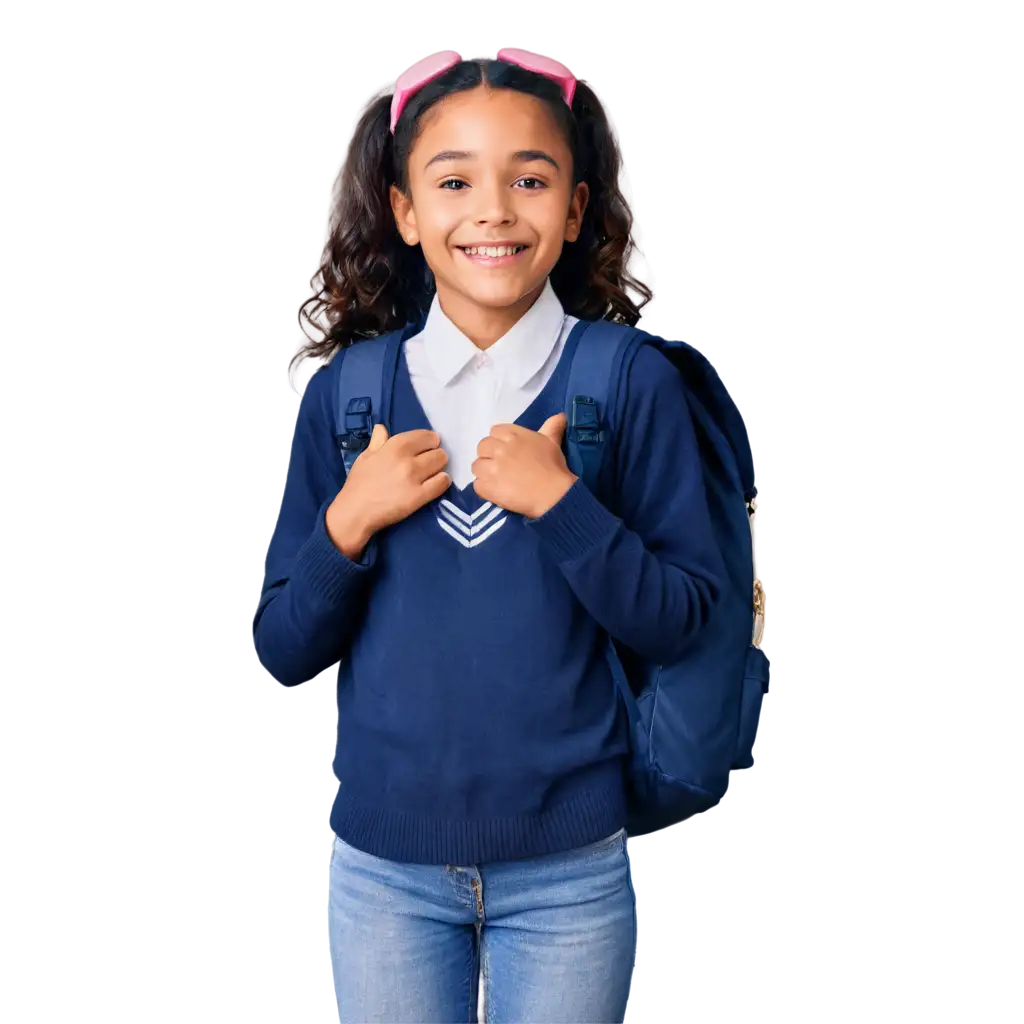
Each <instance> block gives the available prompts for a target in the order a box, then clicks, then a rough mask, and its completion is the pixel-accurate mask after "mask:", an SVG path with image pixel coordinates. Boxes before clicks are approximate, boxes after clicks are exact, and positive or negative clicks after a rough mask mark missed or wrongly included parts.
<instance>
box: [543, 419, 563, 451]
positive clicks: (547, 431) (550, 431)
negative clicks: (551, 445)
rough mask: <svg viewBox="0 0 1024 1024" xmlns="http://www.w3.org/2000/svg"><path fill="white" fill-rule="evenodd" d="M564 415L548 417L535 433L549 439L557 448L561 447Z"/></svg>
mask: <svg viewBox="0 0 1024 1024" xmlns="http://www.w3.org/2000/svg"><path fill="white" fill-rule="evenodd" d="M565 423H566V419H565V413H564V412H560V413H556V415H554V416H549V417H548V418H547V419H546V420H545V421H544V422H543V423H542V424H541V427H540V430H538V431H537V433H538V434H543V435H544V436H545V437H549V438H551V440H552V441H554V442H555V444H557V445H558V446H559V447H561V445H562V435H563V434H564V433H565Z"/></svg>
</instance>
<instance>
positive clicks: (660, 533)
mask: <svg viewBox="0 0 1024 1024" xmlns="http://www.w3.org/2000/svg"><path fill="white" fill-rule="evenodd" d="M585 326H586V321H581V322H580V323H578V324H577V325H576V326H575V327H574V328H573V331H574V332H581V333H580V334H579V337H580V338H582V341H580V342H579V343H580V344H585V333H582V332H583V328H584V327H585ZM414 329H415V328H413V329H412V330H414ZM412 330H410V329H409V328H408V327H407V329H406V332H405V335H404V337H405V338H406V339H407V338H408V337H409V336H410V334H411V333H412ZM572 343H573V338H572V336H570V339H569V342H568V343H567V344H566V346H565V349H564V350H563V353H562V355H561V357H560V358H559V362H558V364H557V365H556V366H555V368H554V372H553V373H552V374H551V376H550V378H549V379H548V381H547V382H546V383H545V385H544V387H543V388H542V389H541V390H540V392H539V393H538V394H537V396H536V397H535V398H534V400H533V401H532V402H531V403H530V405H529V407H528V408H527V409H526V410H524V412H523V413H522V414H521V416H520V417H519V418H518V420H517V422H518V423H520V425H522V426H525V427H529V428H530V429H537V428H538V427H539V426H540V425H541V424H542V423H543V422H544V420H545V419H547V418H548V416H551V415H554V414H555V413H556V412H558V411H560V410H561V409H562V407H563V402H564V392H565V382H566V374H567V372H568V363H569V358H568V357H569V356H570V355H571V348H572ZM343 358H344V350H342V351H341V352H339V353H338V355H337V356H336V357H335V358H334V359H333V360H332V361H331V363H329V364H328V365H327V366H324V367H321V368H320V369H319V370H318V371H317V372H316V373H315V374H314V375H313V377H312V378H311V380H310V382H309V384H308V385H307V388H306V391H305V394H304V395H303V398H302V402H301V404H300V409H299V414H298V419H297V423H296V429H295V434H294V437H293V443H292V452H291V459H290V462H289V467H288V475H287V480H286V484H285V494H284V498H283V500H282V505H281V510H280V513H279V516H278V522H277V526H276V528H275V531H274V535H273V537H272V539H271V543H270V548H269V550H268V553H267V558H266V564H265V576H264V583H263V590H262V593H261V596H260V602H259V606H258V608H257V612H256V616H255V619H254V622H253V635H254V641H255V645H256V650H257V654H258V656H259V658H260V661H261V663H262V664H263V665H264V666H265V667H266V668H267V670H268V671H269V672H270V673H271V675H272V676H273V677H274V678H275V679H277V680H278V681H279V682H281V683H282V684H283V685H285V686H294V685H297V684H300V683H302V682H305V681H306V680H308V679H312V678H313V677H315V676H316V675H318V674H319V673H320V672H321V671H323V670H324V669H326V668H328V667H329V666H331V665H333V664H335V663H339V666H338V679H337V703H338V736H337V745H336V748H335V757H334V762H333V768H334V772H335V776H336V777H337V779H338V782H339V787H338V792H337V795H336V797H335V800H334V804H333V806H332V808H331V815H330V823H331V827H332V828H333V830H334V831H335V833H336V834H337V835H339V836H341V838H342V839H344V840H345V841H346V842H348V843H350V844H351V845H353V846H356V847H357V848H359V849H361V850H363V851H365V852H367V853H371V854H373V855H376V856H379V857H385V858H388V859H391V860H397V861H406V862H416V863H431V864H462V865H468V864H474V863H481V862H486V861H488V860H512V859H518V858H523V857H535V856H542V855H545V854H548V853H555V852H560V851H563V850H567V849H571V848H574V847H577V846H582V845H585V844H587V843H590V842H594V841H596V840H598V839H600V838H602V837H604V836H607V835H609V834H611V833H612V832H614V831H616V830H617V829H619V828H621V827H622V826H623V825H624V824H625V821H626V785H627V782H626V777H625V773H626V761H627V758H628V753H629V737H628V719H627V715H626V710H625V707H624V705H623V704H622V702H621V698H620V696H619V693H618V688H617V684H616V683H615V680H614V678H613V677H612V675H611V670H610V667H609V665H608V663H607V660H606V658H605V654H604V648H605V643H606V633H607V634H610V635H612V636H613V637H615V638H616V639H617V640H618V641H620V642H621V643H622V644H624V645H626V646H627V647H628V648H630V649H631V650H632V651H635V652H636V653H637V654H639V655H640V656H641V657H643V658H645V659H647V660H649V661H652V662H654V663H658V664H664V663H666V662H670V661H673V660H676V659H677V658H679V657H680V656H681V655H682V652H683V651H684V650H685V648H686V646H687V644H688V643H689V641H690V639H691V638H692V636H693V635H694V634H695V633H696V632H697V631H698V630H699V629H700V628H701V626H702V625H703V624H705V623H706V622H707V620H708V618H709V616H710V614H711V610H712V608H713V606H714V604H715V603H716V601H717V600H718V597H719V595H720V593H721V591H722V588H723V587H724V586H726V585H727V583H726V572H725V568H724V565H723V562H722V558H721V554H720V553H719V551H718V548H717V545H716V543H715V540H714V537H713V534H712V531H711V524H710V515H709V512H708V508H707V501H706V495H705V492H704V483H703V476H702V471H701V463H700V459H699V456H698V450H697V441H696V436H695V434H694V428H693V424H692V421H691V419H690V413H689V410H688V408H687V404H686V398H685V391H684V389H683V386H682V381H681V379H680V377H679V374H678V371H677V370H676V369H675V368H674V367H673V366H672V365H671V363H670V362H669V361H668V359H667V358H666V357H665V356H664V355H662V353H660V352H659V351H657V349H655V348H653V347H651V346H643V347H642V348H641V349H640V350H639V351H638V352H637V355H636V358H635V359H634V361H633V363H632V366H631V369H630V373H629V376H628V378H627V382H626V386H625V389H624V401H623V413H624V415H623V419H622V427H621V430H620V434H619V437H618V439H617V443H615V444H614V445H613V451H612V458H613V463H614V466H613V478H614V487H613V491H614V494H615V499H614V501H610V502H609V504H610V505H613V506H614V508H613V507H606V506H605V505H604V504H602V502H601V501H600V500H598V498H597V497H596V496H595V495H594V494H592V493H591V492H590V491H589V489H588V488H587V487H586V486H585V485H584V484H583V482H582V481H580V480H578V481H577V482H576V483H575V484H574V485H573V486H572V487H571V488H570V489H569V490H568V491H567V492H566V494H565V495H564V496H563V497H562V499H561V500H560V501H559V502H558V503H557V504H556V505H555V506H553V507H552V508H551V509H549V510H548V511H547V512H546V513H545V514H544V515H542V516H540V517H539V518H537V519H529V518H527V517H524V516H521V515H519V514H516V513H512V512H508V511H506V510H504V509H501V508H499V507H498V506H494V505H492V504H491V503H489V502H483V501H481V499H480V498H479V497H478V496H477V495H476V492H475V490H474V489H473V486H472V484H470V485H469V486H467V487H466V488H463V489H459V488H456V487H455V485H454V483H453V484H452V486H451V487H450V488H449V490H448V492H447V493H446V494H445V495H444V496H442V497H441V498H440V499H438V500H437V501H434V502H430V503H428V504H427V505H425V506H423V507H421V508H420V509H418V510H417V511H415V512H414V513H413V514H412V515H410V516H408V517H407V518H406V519H403V520H401V521H400V522H399V523H396V524H394V525H392V526H391V527H388V528H387V529H385V530H383V531H381V532H379V533H378V534H376V535H375V536H374V538H373V540H371V542H370V544H369V546H368V548H367V550H366V552H365V553H364V556H363V560H362V561H361V562H359V561H353V560H351V559H349V558H347V557H346V556H345V555H344V554H342V553H341V552H340V551H339V550H338V549H337V548H336V547H335V546H334V544H333V542H332V541H331V539H330V537H329V536H328V535H327V531H326V524H325V514H326V511H327V508H328V506H329V505H330V503H331V502H332V501H333V499H334V497H335V495H336V494H337V492H338V488H339V486H340V485H341V483H342V482H343V480H344V464H343V462H342V459H341V455H340V453H339V451H338V450H337V448H336V446H335V444H334V426H333V424H334V409H333V403H334V394H335V390H336V384H337V370H338V367H339V366H340V365H341V361H342V359H343ZM391 418H392V423H391V429H392V433H397V432H400V431H404V430H410V429H415V428H421V427H425V426H428V425H429V421H428V420H427V419H426V416H425V413H424V410H423V408H422V406H421V404H420V403H419V401H418V400H417V398H416V393H415V390H414V388H413V386H412V383H411V381H410V378H409V374H408V369H407V367H406V365H405V360H404V359H399V361H398V366H397V370H396V374H395V380H394V388H393V396H392V407H391Z"/></svg>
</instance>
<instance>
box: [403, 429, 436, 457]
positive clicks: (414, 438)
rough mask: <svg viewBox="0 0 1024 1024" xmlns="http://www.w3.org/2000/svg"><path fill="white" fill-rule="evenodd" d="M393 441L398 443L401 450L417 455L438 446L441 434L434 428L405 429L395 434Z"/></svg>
mask: <svg viewBox="0 0 1024 1024" xmlns="http://www.w3.org/2000/svg"><path fill="white" fill-rule="evenodd" d="M395 441H397V442H399V443H400V445H401V448H402V451H403V452H405V453H407V454H411V455H418V454H419V453H420V452H425V451H429V450H430V449H431V448H437V447H439V446H440V444H441V436H440V435H439V434H438V433H437V431H436V430H405V431H403V432H402V433H401V434H396V435H395Z"/></svg>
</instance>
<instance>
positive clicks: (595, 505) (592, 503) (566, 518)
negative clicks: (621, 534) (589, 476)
mask: <svg viewBox="0 0 1024 1024" xmlns="http://www.w3.org/2000/svg"><path fill="white" fill-rule="evenodd" d="M523 522H524V523H525V525H526V526H527V527H528V528H529V529H531V530H532V531H533V532H534V534H536V536H537V537H539V538H540V539H541V541H543V543H544V544H545V545H546V546H547V548H548V549H549V550H550V551H551V553H552V554H553V555H554V556H555V559H556V560H557V561H559V562H568V561H571V560H573V559H575V558H579V557H580V556H582V555H585V554H586V553H587V552H588V551H589V550H590V549H591V548H593V547H594V546H595V545H596V544H598V543H600V542H601V541H602V540H604V539H605V538H606V537H608V536H609V535H610V534H612V533H614V532H615V530H617V529H618V527H619V525H620V524H621V522H622V520H621V519H619V518H618V517H617V516H615V515H613V514H612V513H611V512H609V511H608V509H606V508H605V507H604V505H602V504H601V502H600V501H598V499H597V498H596V497H595V496H594V495H593V493H592V492H591V491H590V489H589V488H588V487H587V485H586V484H585V483H584V482H583V481H582V480H581V479H577V480H576V482H575V483H574V484H573V485H572V487H570V488H569V490H567V491H566V492H565V494H563V495H562V497H561V499H560V500H559V501H557V502H556V503H555V504H554V505H552V506H551V508H549V509H548V510H547V512H545V513H544V514H543V515H542V516H538V517H537V518H536V519H524V520H523Z"/></svg>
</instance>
